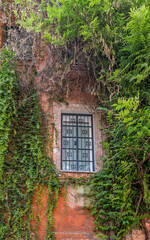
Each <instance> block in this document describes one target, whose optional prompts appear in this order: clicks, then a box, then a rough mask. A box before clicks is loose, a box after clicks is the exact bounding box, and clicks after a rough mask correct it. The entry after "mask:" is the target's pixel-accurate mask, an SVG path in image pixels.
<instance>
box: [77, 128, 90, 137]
mask: <svg viewBox="0 0 150 240" xmlns="http://www.w3.org/2000/svg"><path fill="white" fill-rule="evenodd" d="M78 137H82V138H88V137H90V138H92V128H91V127H90V128H89V127H84V126H82V127H78Z"/></svg>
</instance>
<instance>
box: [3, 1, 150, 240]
mask: <svg viewBox="0 0 150 240" xmlns="http://www.w3.org/2000/svg"><path fill="white" fill-rule="evenodd" d="M39 2H40V3H39ZM12 9H13V10H14V13H15V16H16V19H17V23H18V24H20V25H21V26H22V27H23V28H25V29H26V30H27V31H28V32H30V34H32V33H34V34H35V35H34V36H35V37H36V36H37V34H39V35H41V37H42V39H44V41H45V44H46V46H47V47H49V48H48V49H50V51H49V53H50V54H51V53H52V55H53V56H54V59H53V60H55V62H56V63H57V64H54V65H53V66H52V68H50V67H49V68H48V66H46V68H45V72H46V73H47V74H48V78H45V79H47V82H49V84H50V85H52V84H53V83H54V82H55V85H56V86H55V89H57V93H58V95H59V91H58V90H59V88H60V89H61V91H62V89H63V88H64V86H66V85H69V84H70V83H69V78H67V74H68V72H69V71H70V70H72V69H81V70H83V68H84V71H85V72H86V73H87V75H88V77H89V82H90V84H89V85H90V87H89V88H90V91H91V94H94V95H97V96H98V98H99V100H100V106H101V107H100V110H105V112H106V110H107V109H106V107H107V108H108V109H110V111H108V116H107V127H106V128H105V129H104V131H105V132H106V141H105V143H104V146H105V149H106V153H107V154H106V156H105V158H104V159H103V160H104V169H103V170H102V171H101V172H99V173H97V174H96V175H95V176H93V177H91V178H90V180H89V182H88V185H89V186H90V189H91V191H90V194H89V195H88V197H89V199H90V202H91V204H90V209H91V212H92V214H93V215H94V216H95V224H96V231H97V234H98V235H99V236H100V239H102V238H105V239H107V238H109V239H121V238H122V237H123V236H125V235H126V234H127V233H128V232H129V230H131V229H132V228H134V227H137V226H143V227H144V228H145V220H144V219H146V217H147V216H148V213H149V204H150V192H149V181H150V172H149V167H150V166H149V165H150V163H149V159H150V154H149V152H150V149H149V137H150V121H149V119H150V108H149V103H150V98H149V94H150V82H149V69H150V64H149V62H150V61H149V58H150V57H149V52H150V51H149V47H150V36H149V31H150V21H149V20H150V4H149V1H148V0H144V1H143V0H138V1H135V0H132V1H128V0H123V1H120V0H115V1H112V0H100V1H97V0H72V1H70V0H60V1H58V2H57V1H55V0H51V1H45V0H41V1H36V0H34V1H31V0H24V1H21V0H15V4H13V8H12ZM34 40H35V39H34ZM34 43H35V41H34ZM5 54H6V53H5ZM48 59H49V58H48ZM4 62H5V61H4ZM33 62H35V65H36V58H35V57H33V59H32V62H31V63H32V66H31V67H29V70H31V68H32V67H33ZM6 64H10V65H6ZM11 64H12V63H11V62H7V63H5V64H4V66H3V65H2V66H3V70H4V71H1V72H0V74H1V79H2V83H3V84H2V85H0V87H1V88H2V95H0V96H1V97H2V100H1V102H2V105H3V106H5V100H3V99H5V90H6V89H8V95H7V96H8V99H6V106H8V108H9V109H11V111H10V112H11V113H10V115H8V114H7V113H8V112H7V109H8V108H7V109H5V108H3V109H2V110H3V112H2V130H1V131H4V132H5V133H6V135H4V138H2V144H3V143H5V144H4V145H3V146H5V147H3V148H2V151H1V155H2V158H1V159H2V160H1V168H2V169H4V174H3V179H2V186H3V190H4V193H5V198H4V196H3V199H2V204H4V205H3V207H2V209H5V210H6V212H8V218H3V227H2V229H3V230H2V232H3V234H4V235H6V236H7V238H8V236H9V237H10V236H11V237H12V235H13V234H14V236H15V238H17V237H18V236H19V237H20V236H21V234H24V235H23V237H25V236H26V238H27V239H28V238H29V237H30V233H31V231H30V226H29V225H30V224H29V223H30V219H31V217H30V216H31V215H30V214H31V203H32V198H33V195H34V191H35V187H36V186H38V184H46V185H47V186H48V188H49V201H48V204H49V208H48V214H49V217H48V224H50V225H51V226H52V228H51V229H52V232H53V225H52V224H51V223H52V222H53V219H52V209H53V206H54V204H55V197H54V199H53V190H54V192H55V196H56V198H57V194H58V189H59V187H58V180H57V176H56V174H55V169H54V166H53V163H52V161H51V160H50V159H48V157H47V156H46V154H45V153H44V152H43V147H42V146H43V141H42V138H41V136H42V134H43V133H42V131H41V112H40V109H39V105H38V104H37V103H38V98H37V96H36V94H35V91H33V92H32V91H27V92H25V93H24V94H21V91H20V90H17V91H20V92H19V98H17V97H16V95H15V91H16V89H18V87H17V85H16V75H15V73H14V71H13V70H12V67H13V65H11ZM7 66H9V68H8V69H7ZM58 66H59V67H58ZM7 71H8V73H7ZM28 72H29V71H28ZM57 72H59V74H60V75H61V77H60V76H58V75H57ZM5 73H6V74H5ZM42 74H43V73H42ZM42 74H41V75H42ZM50 74H53V76H52V75H50ZM7 75H9V76H11V77H10V78H9V79H8V77H7ZM54 76H55V77H54ZM42 77H43V75H42ZM44 77H45V76H44ZM11 79H12V80H11ZM59 80H61V81H59ZM67 80H68V82H67ZM7 81H10V83H11V81H12V84H10V85H8V84H6V82H7ZM85 84H86V83H85ZM29 89H32V84H31V85H30V87H29ZM55 89H53V91H52V92H54V91H55ZM46 90H47V89H46ZM57 93H56V94H57ZM0 94H1V93H0ZM59 97H61V96H59ZM20 100H21V105H18V103H19V102H20ZM109 100H110V101H109ZM104 107H105V108H104ZM3 129H5V130H3ZM10 133H11V136H12V138H11V139H10V137H9V136H10ZM18 139H19V140H18ZM8 145H9V146H12V147H11V148H12V149H13V154H12V153H11V152H12V150H11V149H10V148H9V147H8ZM10 156H11V157H10ZM9 159H12V160H9ZM29 159H30V161H29ZM3 164H4V165H3ZM18 164H21V166H22V170H21V169H20V168H19V169H16V166H19V165H18ZM14 169H15V170H16V171H14ZM49 172H50V174H49ZM12 173H13V174H12ZM8 176H9V177H8ZM53 178H54V181H53ZM20 182H21V183H22V185H21V186H20ZM24 184H25V185H24ZM7 186H8V187H7ZM22 186H23V188H24V189H26V191H23V190H22ZM13 191H14V192H13ZM8 196H9V197H8ZM9 198H10V200H8V199H9ZM23 199H25V200H26V203H27V206H26V205H24V207H22V205H21V204H20V202H21V201H23ZM51 199H53V200H54V202H53V201H51ZM18 201H20V202H18ZM51 202H52V203H53V204H51ZM11 203H12V204H11ZM19 204H20V205H19ZM4 206H5V207H4ZM16 206H19V211H22V210H21V209H23V211H22V212H21V213H22V214H20V216H21V215H22V216H25V219H26V221H25V223H26V224H25V225H23V222H22V218H20V219H19V217H18V216H19V214H18V212H17V211H18V209H17V207H16ZM12 209H13V210H14V215H12ZM27 219H28V220H29V221H28V220H27ZM7 221H8V224H7V225H6V226H7V227H5V223H6V222H7ZM19 221H20V222H21V223H22V224H21V230H18V229H16V226H17V225H18V224H19ZM27 223H28V224H27ZM4 229H5V230H4ZM10 229H12V232H9V233H8V231H9V230H10ZM145 231H146V228H145ZM101 232H103V233H104V235H103V236H101ZM146 233H147V232H146ZM9 234H10V235H9ZM49 234H50V235H49ZM4 235H3V236H4ZM147 238H148V237H147ZM47 239H52V235H51V232H50V233H48V235H47Z"/></svg>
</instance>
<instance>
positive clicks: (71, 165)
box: [62, 161, 77, 171]
mask: <svg viewBox="0 0 150 240" xmlns="http://www.w3.org/2000/svg"><path fill="white" fill-rule="evenodd" d="M62 170H66V171H69V170H71V171H77V163H76V162H75V161H62Z"/></svg>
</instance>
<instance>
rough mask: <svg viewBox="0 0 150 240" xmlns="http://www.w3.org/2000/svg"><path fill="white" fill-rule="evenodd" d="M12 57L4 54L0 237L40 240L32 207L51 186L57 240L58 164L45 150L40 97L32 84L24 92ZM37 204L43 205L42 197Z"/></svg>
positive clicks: (51, 217) (50, 226)
mask: <svg viewBox="0 0 150 240" xmlns="http://www.w3.org/2000/svg"><path fill="white" fill-rule="evenodd" d="M6 56H8V57H10V58H9V59H8V57H7V58H6ZM11 56H12V53H11V51H10V50H5V49H4V50H3V52H2V53H1V59H2V60H1V64H2V66H3V71H1V85H0V86H1V103H2V104H3V105H2V106H3V109H1V111H2V117H3V118H2V121H1V123H3V122H4V123H3V125H2V126H1V132H2V133H5V134H6V135H2V136H4V137H5V139H6V143H5V142H4V147H5V148H4V150H3V148H2V150H3V151H1V157H2V159H3V162H1V164H3V166H2V168H3V170H4V171H3V176H2V179H1V182H0V184H1V188H2V190H3V195H1V204H0V208H1V211H0V217H1V227H0V236H1V239H21V238H23V239H31V238H32V236H33V235H32V234H33V232H35V234H36V239H38V235H37V233H36V230H37V227H35V229H33V226H32V227H31V220H33V212H32V204H33V200H34V195H35V191H39V190H38V189H40V187H41V186H47V187H48V201H49V202H50V205H49V206H48V223H47V224H48V227H49V229H51V238H49V237H48V238H47V239H53V231H54V229H53V215H52V209H53V208H54V206H55V204H56V200H57V197H58V191H59V181H58V177H57V174H56V170H55V166H54V163H53V161H52V159H50V158H49V157H48V156H47V153H46V151H45V150H44V146H45V143H44V142H45V141H44V140H43V131H42V112H41V109H40V105H39V99H38V95H37V94H36V90H35V89H34V88H33V86H32V84H30V86H28V88H27V89H24V90H23V91H22V89H21V88H20V86H19V85H18V83H17V79H18V80H19V77H18V78H16V74H15V70H12V66H13V64H12V63H10V61H11V62H12V58H11ZM6 90H7V91H6ZM5 106H6V107H5ZM4 120H5V121H4ZM2 139H4V138H2ZM5 139H4V140H5ZM4 140H3V141H4ZM37 202H38V204H39V205H40V204H41V203H40V202H41V200H40V196H39V199H38V200H37ZM35 217H36V216H35ZM39 222H40V219H39V217H38V216H37V217H36V219H35V223H36V224H37V225H38V223H39ZM48 234H49V231H48V233H47V236H48Z"/></svg>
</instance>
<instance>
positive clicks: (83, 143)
mask: <svg viewBox="0 0 150 240" xmlns="http://www.w3.org/2000/svg"><path fill="white" fill-rule="evenodd" d="M78 148H79V149H92V139H88V138H85V139H84V138H79V139H78Z"/></svg>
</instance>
